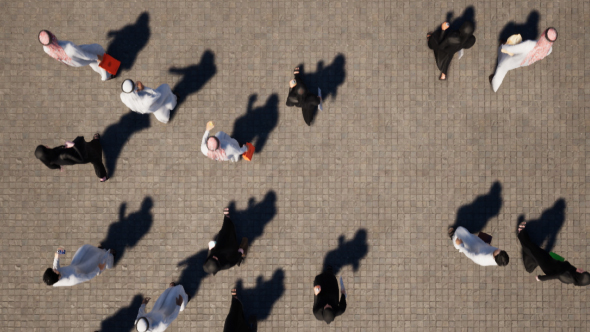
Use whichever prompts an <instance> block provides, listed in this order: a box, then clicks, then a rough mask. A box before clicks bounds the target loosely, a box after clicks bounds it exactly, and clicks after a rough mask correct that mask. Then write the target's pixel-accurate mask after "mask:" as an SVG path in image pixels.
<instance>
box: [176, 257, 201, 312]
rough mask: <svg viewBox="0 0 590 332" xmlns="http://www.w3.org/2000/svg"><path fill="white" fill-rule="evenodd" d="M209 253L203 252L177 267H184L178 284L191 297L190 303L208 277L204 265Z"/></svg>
mask: <svg viewBox="0 0 590 332" xmlns="http://www.w3.org/2000/svg"><path fill="white" fill-rule="evenodd" d="M208 253H209V251H208V250H207V249H204V250H201V251H199V252H198V253H196V254H194V255H192V256H190V257H188V258H186V259H185V260H183V261H181V262H179V263H178V264H177V265H176V266H177V267H184V270H182V273H181V274H180V277H179V278H178V281H176V284H178V285H182V287H184V291H185V292H186V294H187V295H188V296H189V299H188V302H190V301H191V300H192V299H193V298H194V297H195V295H196V294H197V292H198V291H199V287H200V286H201V282H202V281H203V279H205V277H207V273H206V272H205V270H203V263H205V261H206V260H207V254H208Z"/></svg>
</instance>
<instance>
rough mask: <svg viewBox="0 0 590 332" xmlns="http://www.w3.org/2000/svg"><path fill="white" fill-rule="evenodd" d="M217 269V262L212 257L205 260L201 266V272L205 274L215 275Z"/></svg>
mask: <svg viewBox="0 0 590 332" xmlns="http://www.w3.org/2000/svg"><path fill="white" fill-rule="evenodd" d="M219 268H220V266H219V261H218V260H217V259H215V258H213V256H211V257H209V258H207V261H206V262H205V264H203V270H205V272H207V273H213V275H216V274H217V272H219Z"/></svg>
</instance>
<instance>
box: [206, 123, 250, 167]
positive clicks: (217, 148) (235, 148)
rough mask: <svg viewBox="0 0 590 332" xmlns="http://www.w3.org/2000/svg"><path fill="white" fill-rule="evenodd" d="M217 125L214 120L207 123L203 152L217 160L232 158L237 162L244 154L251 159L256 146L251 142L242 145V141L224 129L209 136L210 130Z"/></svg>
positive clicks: (247, 158)
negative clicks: (239, 141)
mask: <svg viewBox="0 0 590 332" xmlns="http://www.w3.org/2000/svg"><path fill="white" fill-rule="evenodd" d="M214 127H215V126H214V125H213V122H211V121H209V122H208V123H207V128H206V130H205V134H204V135H203V140H202V141H201V152H202V153H203V154H204V155H205V156H207V157H209V158H210V159H213V160H217V161H226V160H230V161H233V162H236V161H238V160H240V156H241V155H244V159H246V160H251V158H252V154H253V153H254V146H253V145H252V144H250V143H246V144H244V146H242V147H240V143H238V141H236V140H235V139H233V138H231V137H230V136H229V135H228V134H226V133H224V132H223V131H219V132H217V134H215V136H211V137H209V132H210V131H211V129H213V128H214Z"/></svg>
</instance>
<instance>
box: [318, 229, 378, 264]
mask: <svg viewBox="0 0 590 332" xmlns="http://www.w3.org/2000/svg"><path fill="white" fill-rule="evenodd" d="M368 252H369V246H368V245H367V230H366V229H364V228H363V229H359V230H358V231H357V232H356V234H355V236H354V238H353V239H352V240H350V241H346V242H345V241H344V235H340V237H338V247H337V248H336V249H334V250H331V251H329V252H328V253H327V254H326V257H325V258H324V268H323V271H325V270H326V269H327V268H328V266H332V269H333V270H334V274H338V272H340V269H342V268H343V267H344V266H346V265H352V270H353V271H354V272H356V271H358V269H359V266H360V262H361V259H363V258H365V256H367V253H368Z"/></svg>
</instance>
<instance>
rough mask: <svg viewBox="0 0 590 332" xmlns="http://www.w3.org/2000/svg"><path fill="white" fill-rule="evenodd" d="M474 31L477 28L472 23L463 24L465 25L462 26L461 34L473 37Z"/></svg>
mask: <svg viewBox="0 0 590 332" xmlns="http://www.w3.org/2000/svg"><path fill="white" fill-rule="evenodd" d="M474 30H475V26H474V25H473V23H472V22H469V21H466V22H463V24H461V27H460V28H459V32H460V33H461V34H462V35H472V34H473V31H474Z"/></svg>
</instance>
